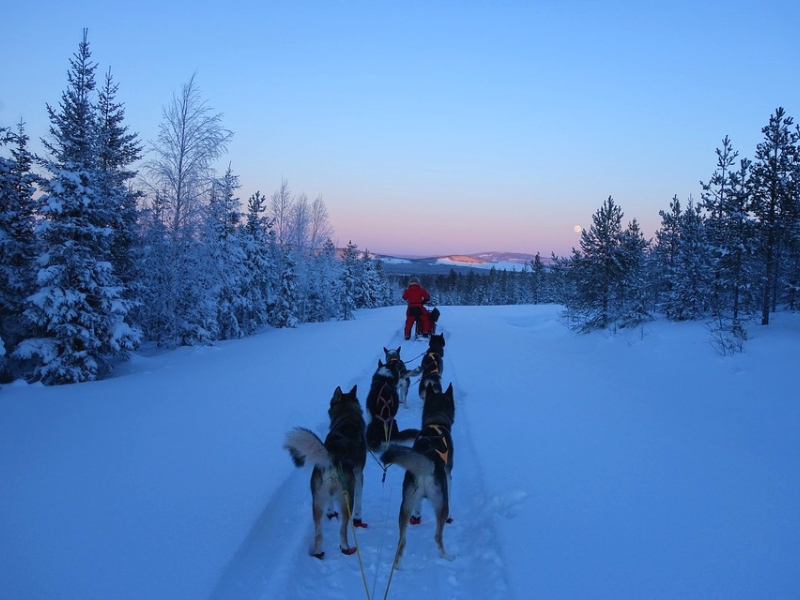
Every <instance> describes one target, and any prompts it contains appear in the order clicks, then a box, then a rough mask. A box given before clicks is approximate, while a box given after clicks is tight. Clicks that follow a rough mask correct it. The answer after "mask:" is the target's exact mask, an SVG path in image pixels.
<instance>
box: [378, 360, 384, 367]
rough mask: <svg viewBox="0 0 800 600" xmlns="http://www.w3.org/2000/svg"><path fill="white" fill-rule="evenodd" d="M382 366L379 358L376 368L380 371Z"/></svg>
mask: <svg viewBox="0 0 800 600" xmlns="http://www.w3.org/2000/svg"><path fill="white" fill-rule="evenodd" d="M382 366H383V363H382V362H381V359H380V358H379V359H378V368H379V369H380V368H381V367H382Z"/></svg>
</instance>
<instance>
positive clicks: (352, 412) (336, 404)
mask: <svg viewBox="0 0 800 600" xmlns="http://www.w3.org/2000/svg"><path fill="white" fill-rule="evenodd" d="M328 415H329V416H330V419H331V426H330V431H329V432H328V436H327V437H326V438H325V442H324V443H323V441H322V440H321V439H320V438H319V437H317V435H316V434H315V433H314V432H313V431H311V430H309V429H305V428H304V427H295V428H294V429H292V430H291V431H290V432H289V433H288V434H286V439H285V441H284V443H283V447H284V448H286V449H287V450H288V451H289V454H290V455H291V457H292V461H293V462H294V464H295V466H297V467H302V466H303V465H305V464H306V463H309V464H310V465H312V466H313V467H314V470H313V471H312V473H311V500H312V513H313V516H314V550H313V552H311V554H312V556H315V557H316V558H322V557H323V556H324V555H325V553H324V552H323V551H322V526H321V521H322V513H323V511H325V510H326V508H327V507H328V506H329V505H331V501H332V499H333V498H334V497H335V498H336V500H337V502H338V504H339V510H341V511H342V524H341V527H340V528H339V547H340V548H341V550H342V552H343V553H344V554H353V553H354V552H355V551H356V549H355V548H351V547H350V544H349V543H348V542H347V525H348V524H349V522H350V516H351V512H352V517H353V525H354V526H356V527H366V526H367V525H366V524H365V523H363V522H362V521H361V492H362V489H363V487H364V464H365V463H366V460H367V447H366V443H365V441H364V431H365V427H366V425H365V423H364V415H363V413H362V411H361V404H360V403H359V401H358V397H357V396H356V386H355V385H354V386H353V389H352V390H350V391H349V392H348V393H346V394H345V393H343V392H342V388H340V387H337V388H336V390H335V391H334V392H333V398H332V399H331V405H330V408H329V409H328ZM327 512H328V518H333V517H335V516H337V514H336V513H335V512H333V509H332V508H331V509H329V510H328V511H327Z"/></svg>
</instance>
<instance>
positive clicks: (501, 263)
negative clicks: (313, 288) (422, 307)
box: [372, 252, 549, 275]
mask: <svg viewBox="0 0 800 600" xmlns="http://www.w3.org/2000/svg"><path fill="white" fill-rule="evenodd" d="M372 256H373V257H374V258H377V259H380V260H381V262H382V263H383V268H384V271H386V272H387V273H392V274H419V275H421V274H434V275H435V274H439V273H449V272H450V270H451V269H452V270H454V271H456V272H464V271H471V270H474V269H480V270H486V269H491V268H493V267H494V268H495V269H498V270H506V271H521V270H522V269H523V268H524V266H525V265H530V264H531V262H532V261H533V259H534V257H535V255H533V254H524V253H520V252H479V253H476V254H450V255H445V256H428V257H402V256H391V255H387V254H373V255H372ZM542 262H544V263H545V264H547V263H548V262H549V258H544V257H543V258H542Z"/></svg>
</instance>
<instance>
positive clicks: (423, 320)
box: [403, 277, 431, 340]
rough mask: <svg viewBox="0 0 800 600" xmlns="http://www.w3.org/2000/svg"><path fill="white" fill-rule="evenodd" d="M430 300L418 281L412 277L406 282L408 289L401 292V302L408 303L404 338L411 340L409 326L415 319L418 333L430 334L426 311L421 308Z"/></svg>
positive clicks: (429, 296)
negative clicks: (417, 321) (417, 324)
mask: <svg viewBox="0 0 800 600" xmlns="http://www.w3.org/2000/svg"><path fill="white" fill-rule="evenodd" d="M430 299H431V295H430V294H429V293H428V291H427V290H426V289H425V288H424V287H422V286H421V285H420V284H419V279H417V278H416V277H412V278H411V279H409V280H408V287H407V288H406V290H405V291H404V292H403V300H405V301H406V302H408V307H407V308H406V328H405V336H406V339H407V340H410V339H411V326H412V325H413V324H414V321H415V320H416V319H419V327H418V331H419V333H422V334H424V335H428V333H429V332H430V327H431V326H430V322H429V321H428V310H427V309H426V308H425V307H424V306H423V305H424V304H425V303H426V302H428V301H429V300H430Z"/></svg>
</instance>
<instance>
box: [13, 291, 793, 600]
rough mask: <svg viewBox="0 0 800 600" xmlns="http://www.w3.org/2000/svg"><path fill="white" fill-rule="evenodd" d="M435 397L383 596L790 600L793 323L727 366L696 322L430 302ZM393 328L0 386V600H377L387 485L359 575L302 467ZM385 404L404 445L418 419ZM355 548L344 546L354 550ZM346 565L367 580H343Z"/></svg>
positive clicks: (392, 490)
mask: <svg viewBox="0 0 800 600" xmlns="http://www.w3.org/2000/svg"><path fill="white" fill-rule="evenodd" d="M441 310H442V318H441V322H440V325H441V328H442V330H443V331H444V332H445V335H446V339H447V347H446V349H445V369H444V380H445V384H447V383H450V382H452V383H453V386H454V389H455V393H456V407H457V413H456V423H455V426H454V428H453V437H454V446H455V448H454V457H455V468H454V471H453V501H452V514H453V518H454V522H453V523H452V524H451V525H448V526H447V527H446V528H445V533H444V537H445V545H446V547H447V550H448V552H449V553H450V554H452V555H453V556H454V560H453V561H452V562H447V561H444V560H442V559H440V558H439V557H438V555H437V552H436V548H435V545H434V542H433V530H432V525H433V522H432V521H433V520H432V513H431V511H430V508H429V507H428V506H424V510H423V523H422V524H421V525H419V526H415V527H411V528H409V541H408V547H407V549H406V555H405V558H404V561H403V568H402V569H401V570H398V571H395V572H394V574H393V578H392V580H391V587H390V590H389V594H388V597H390V598H419V597H423V596H424V597H431V598H441V599H443V600H444V599H455V598H462V599H480V600H485V599H488V598H498V599H499V598H517V599H527V598H537V599H545V600H550V599H576V600H577V599H579V600H586V599H593V598H596V599H610V598H613V599H615V600H620V599H632V600H633V599H636V600H640V599H661V598H663V599H670V600H674V599H676V598H681V599H687V598H697V599H704V600H705V599H709V598H724V599H736V598H742V599H745V598H746V599H753V598H765V599H766V598H769V599H770V600H778V599H790V598H792V599H796V598H798V590H800V584H799V583H798V582H800V535H799V534H798V532H800V435H798V432H800V399H799V398H800V394H798V393H797V381H798V380H797V371H795V369H797V364H798V362H797V349H798V347H800V315H797V314H786V313H781V314H777V315H774V317H773V323H772V324H770V325H769V326H768V327H761V326H757V325H751V326H750V327H749V330H750V335H751V338H752V339H751V340H750V341H748V342H747V343H746V345H745V350H744V352H743V353H741V354H737V355H734V356H730V357H726V358H723V357H721V356H720V355H718V354H717V353H716V352H715V350H714V349H713V347H712V346H711V345H710V343H709V334H708V332H707V331H706V329H705V327H704V325H703V324H701V323H672V322H666V321H657V322H653V323H650V324H648V325H646V326H645V327H643V328H640V329H637V330H633V331H620V332H618V333H617V334H616V335H612V334H610V333H608V332H597V333H593V334H591V335H580V334H575V333H572V332H570V331H569V330H567V329H566V328H565V327H564V326H562V325H561V324H560V323H559V320H558V312H559V308H558V307H555V306H512V307H441ZM403 314H404V311H403V308H402V307H395V308H387V309H378V310H369V311H360V312H359V313H358V314H357V319H356V320H355V321H350V322H340V323H321V324H311V325H303V326H301V327H300V328H298V329H285V330H270V331H266V332H264V333H263V334H260V335H257V336H254V337H252V338H248V339H244V340H240V341H232V342H226V343H221V344H218V345H216V346H214V347H203V348H182V349H180V350H178V351H175V352H169V353H152V354H144V353H143V354H140V355H137V356H135V357H134V358H133V360H132V361H130V362H129V363H126V364H125V365H123V366H122V367H121V368H120V369H119V370H118V371H117V373H116V376H115V377H114V378H112V379H108V380H105V381H101V382H96V383H86V384H77V385H70V386H62V387H52V388H45V387H43V386H40V385H32V386H28V385H25V384H22V383H17V384H13V385H7V386H4V387H3V389H2V390H0V598H3V599H5V598H8V599H12V600H32V599H39V598H41V599H47V600H56V599H70V600H108V599H122V600H128V599H130V600H145V599H147V600H161V599H163V600H182V599H187V600H199V599H211V600H216V599H237V600H238V599H241V600H244V599H249V600H262V599H263V600H267V599H269V600H272V599H283V598H285V599H323V598H326V599H327V598H341V599H348V600H350V599H353V598H359V597H369V598H383V597H384V594H385V591H386V586H387V580H388V577H389V574H390V567H391V561H392V557H393V555H394V550H395V547H396V543H397V512H398V507H399V504H400V487H401V481H402V472H401V471H400V469H399V468H397V467H392V468H390V469H389V471H388V476H387V478H386V482H385V483H381V469H380V468H379V466H378V464H377V462H376V461H375V460H373V459H372V458H369V457H368V465H367V471H366V476H365V490H364V511H363V517H364V520H365V521H366V522H367V523H368V524H369V528H367V529H359V530H358V532H357V535H358V546H359V549H360V561H361V562H359V556H358V555H354V556H344V555H342V554H341V553H339V552H338V551H337V543H338V542H337V536H336V531H337V524H336V523H334V522H327V523H326V524H325V540H324V549H325V550H326V557H325V559H324V560H322V561H320V560H317V559H315V558H312V557H310V556H309V555H308V551H309V548H310V546H311V543H312V531H313V530H312V522H311V508H310V494H309V491H308V480H309V476H310V471H309V470H308V469H297V468H295V467H294V466H293V465H292V463H291V461H290V459H289V456H288V454H287V453H286V451H285V450H283V449H282V448H281V444H282V440H283V437H284V434H285V433H286V432H287V431H288V430H289V429H290V428H291V427H294V426H298V425H299V426H305V427H309V428H311V429H313V430H315V431H317V432H318V433H319V434H320V435H321V436H324V434H325V433H326V428H327V414H326V411H327V406H328V402H329V400H330V397H331V394H332V392H333V390H334V388H335V387H336V386H337V385H341V386H342V387H343V388H347V389H349V388H350V387H351V386H352V385H354V384H357V385H358V390H359V397H360V398H361V400H362V402H363V401H364V399H365V398H366V392H367V389H368V386H369V382H370V378H371V375H372V372H373V371H374V369H375V367H376V365H377V360H378V359H379V358H380V357H381V356H382V347H383V346H389V347H396V346H399V345H402V347H403V350H402V355H403V357H404V358H406V359H407V360H409V361H410V363H411V366H415V365H416V364H417V362H416V361H418V360H419V358H418V356H419V354H421V353H422V352H423V350H424V348H425V343H424V342H421V341H419V342H413V341H411V342H401V338H400V327H401V325H402V321H403ZM410 398H411V406H410V408H408V409H401V412H400V414H399V419H400V426H401V428H402V427H413V426H416V425H417V424H418V422H419V418H420V401H419V399H418V397H417V396H416V395H415V394H413V393H412V394H411V396H410ZM351 539H352V534H351ZM360 564H363V573H362V570H361V568H360Z"/></svg>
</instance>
